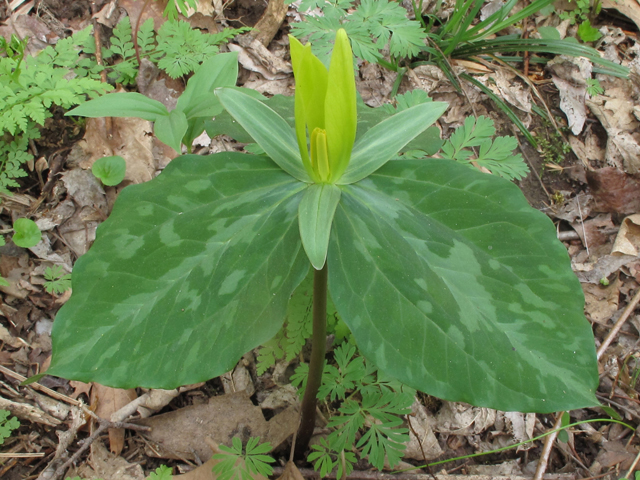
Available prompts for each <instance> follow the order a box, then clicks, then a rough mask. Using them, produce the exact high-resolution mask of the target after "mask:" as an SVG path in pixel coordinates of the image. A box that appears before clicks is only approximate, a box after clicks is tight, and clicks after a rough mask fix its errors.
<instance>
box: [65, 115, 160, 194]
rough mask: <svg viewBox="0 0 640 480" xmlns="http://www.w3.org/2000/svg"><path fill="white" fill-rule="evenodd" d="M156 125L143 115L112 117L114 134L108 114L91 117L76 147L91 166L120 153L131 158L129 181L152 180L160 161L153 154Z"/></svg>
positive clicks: (82, 164) (83, 162) (84, 163)
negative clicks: (106, 118)
mask: <svg viewBox="0 0 640 480" xmlns="http://www.w3.org/2000/svg"><path fill="white" fill-rule="evenodd" d="M152 133H153V127H152V125H151V122H149V121H147V120H143V119H141V118H118V117H114V118H112V119H111V132H110V134H111V136H109V134H108V133H107V126H106V123H105V119H104V118H88V119H87V123H86V131H85V134H84V138H83V139H82V140H80V141H79V142H78V143H77V144H76V146H75V147H74V150H75V152H74V153H75V155H76V157H78V160H79V162H78V164H79V166H80V167H82V168H84V169H89V168H91V166H92V165H93V162H95V161H96V160H97V159H99V158H102V157H104V156H110V155H120V156H121V157H122V158H124V159H125V161H126V162H127V171H126V174H125V177H124V180H125V182H127V183H143V182H148V181H149V180H151V179H152V178H153V177H155V173H156V169H157V162H156V159H155V158H154V156H153V135H152Z"/></svg>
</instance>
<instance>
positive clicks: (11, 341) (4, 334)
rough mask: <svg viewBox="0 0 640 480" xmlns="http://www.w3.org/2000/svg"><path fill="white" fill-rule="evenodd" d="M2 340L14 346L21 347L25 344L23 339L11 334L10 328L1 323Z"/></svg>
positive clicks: (0, 338) (0, 337) (0, 334)
mask: <svg viewBox="0 0 640 480" xmlns="http://www.w3.org/2000/svg"><path fill="white" fill-rule="evenodd" d="M0 342H2V343H3V344H5V345H9V346H10V347H13V348H19V347H21V346H23V345H24V343H22V341H20V340H18V339H17V338H16V337H14V336H13V335H11V333H10V332H9V330H7V329H6V328H5V327H3V326H2V325H0Z"/></svg>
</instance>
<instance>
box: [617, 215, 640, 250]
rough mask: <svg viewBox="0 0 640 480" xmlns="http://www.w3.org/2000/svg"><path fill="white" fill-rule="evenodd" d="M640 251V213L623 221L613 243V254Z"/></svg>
mask: <svg viewBox="0 0 640 480" xmlns="http://www.w3.org/2000/svg"><path fill="white" fill-rule="evenodd" d="M639 253H640V214H637V213H636V214H635V215H630V216H628V217H627V218H625V219H624V220H623V221H622V225H620V230H619V231H618V236H617V237H616V240H615V242H614V244H613V249H612V251H611V254H612V255H635V256H638V254H639Z"/></svg>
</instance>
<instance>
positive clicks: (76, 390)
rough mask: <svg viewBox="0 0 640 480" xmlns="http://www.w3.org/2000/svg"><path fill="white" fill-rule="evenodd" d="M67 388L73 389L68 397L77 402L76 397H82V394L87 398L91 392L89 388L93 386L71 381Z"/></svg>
mask: <svg viewBox="0 0 640 480" xmlns="http://www.w3.org/2000/svg"><path fill="white" fill-rule="evenodd" d="M69 386H70V387H71V388H73V393H72V394H71V395H70V397H71V398H75V399H76V400H77V399H78V397H79V396H80V395H82V394H83V393H84V394H85V395H86V396H87V397H88V396H89V392H90V391H91V387H92V386H93V384H91V383H84V382H78V381H77V380H71V381H70V382H69Z"/></svg>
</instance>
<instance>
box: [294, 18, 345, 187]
mask: <svg viewBox="0 0 640 480" xmlns="http://www.w3.org/2000/svg"><path fill="white" fill-rule="evenodd" d="M289 40H290V45H291V64H292V66H293V74H294V77H295V80H296V93H295V119H296V137H297V140H298V147H299V148H300V156H301V157H302V163H303V164H304V167H305V169H306V171H307V173H308V174H309V176H310V177H311V178H312V179H313V181H314V182H315V183H335V182H336V181H337V180H339V179H340V177H341V176H342V174H343V173H344V171H345V169H346V168H347V165H348V164H349V159H350V158H351V150H352V149H353V143H354V142H355V139H356V127H357V114H356V83H355V78H354V74H353V53H352V52H351V45H350V44H349V39H348V38H347V33H346V32H345V31H344V29H340V30H338V33H337V34H336V41H335V45H334V48H333V53H332V55H331V63H330V65H329V69H328V70H327V68H326V67H325V66H324V65H323V63H322V62H321V61H320V60H319V59H318V57H316V56H315V55H314V54H313V53H311V44H309V43H307V44H306V45H302V44H301V43H300V42H299V41H298V40H296V39H295V38H294V37H292V36H291V35H289ZM307 135H308V138H309V142H307ZM307 145H309V146H307Z"/></svg>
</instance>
